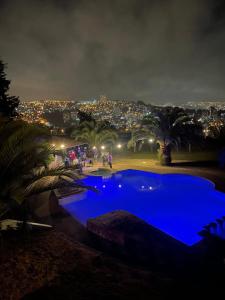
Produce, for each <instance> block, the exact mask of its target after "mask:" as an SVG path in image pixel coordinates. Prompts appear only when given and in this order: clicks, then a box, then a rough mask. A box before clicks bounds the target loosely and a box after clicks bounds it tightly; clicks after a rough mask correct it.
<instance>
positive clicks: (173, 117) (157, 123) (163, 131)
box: [142, 107, 190, 165]
mask: <svg viewBox="0 0 225 300" xmlns="http://www.w3.org/2000/svg"><path fill="white" fill-rule="evenodd" d="M189 120H190V119H189V117H188V116H187V115H186V114H185V113H184V111H183V110H182V109H180V108H178V107H175V108H170V107H168V108H166V109H163V110H160V111H158V112H156V113H154V114H150V115H147V116H146V117H145V118H144V119H143V122H142V124H143V126H144V127H145V128H146V129H148V130H149V131H150V132H151V133H152V134H153V135H154V136H155V137H156V140H157V143H158V144H159V147H160V148H159V160H160V162H161V164H163V165H168V164H170V163H171V161H172V158H171V146H172V145H175V147H176V148H177V150H178V147H179V142H180V139H181V138H180V129H181V127H182V126H183V125H184V124H186V122H188V121H189Z"/></svg>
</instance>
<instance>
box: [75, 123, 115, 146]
mask: <svg viewBox="0 0 225 300" xmlns="http://www.w3.org/2000/svg"><path fill="white" fill-rule="evenodd" d="M71 137H72V138H74V139H75V140H76V141H79V142H82V143H87V144H89V146H91V147H93V146H95V147H97V148H98V147H100V145H102V144H105V143H106V144H114V143H115V141H116V140H117V138H118V135H117V133H116V131H115V130H113V129H112V128H110V127H109V126H108V123H105V122H96V121H91V122H83V123H82V124H81V125H80V126H79V127H78V128H76V129H74V130H73V132H72V133H71Z"/></svg>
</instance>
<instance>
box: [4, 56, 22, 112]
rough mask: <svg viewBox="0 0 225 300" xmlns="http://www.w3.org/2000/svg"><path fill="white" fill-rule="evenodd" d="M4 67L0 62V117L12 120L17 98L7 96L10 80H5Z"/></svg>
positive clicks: (17, 101) (17, 103) (17, 102)
mask: <svg viewBox="0 0 225 300" xmlns="http://www.w3.org/2000/svg"><path fill="white" fill-rule="evenodd" d="M5 67H6V65H5V64H4V63H3V62H2V61H1V60H0V116H3V117H6V118H13V117H15V116H16V115H17V112H16V109H17V107H18V105H19V98H18V97H15V96H9V95H8V90H9V86H10V80H8V79H6V73H5Z"/></svg>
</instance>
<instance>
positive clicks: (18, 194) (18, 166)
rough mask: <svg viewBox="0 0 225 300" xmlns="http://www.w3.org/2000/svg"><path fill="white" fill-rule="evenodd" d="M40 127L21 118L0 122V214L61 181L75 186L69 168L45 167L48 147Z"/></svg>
mask: <svg viewBox="0 0 225 300" xmlns="http://www.w3.org/2000/svg"><path fill="white" fill-rule="evenodd" d="M48 138H49V134H48V132H47V131H46V129H44V128H40V127H37V126H34V125H29V124H26V123H25V122H22V121H19V120H17V121H10V122H5V121H2V122H0V141H1V143H0V217H1V216H3V215H4V214H5V213H6V212H8V211H9V210H11V209H13V208H15V207H18V206H20V205H22V204H23V203H24V202H25V201H26V200H27V199H28V198H29V197H30V196H31V195H33V194H38V193H40V192H43V191H47V190H52V189H54V188H56V187H59V186H61V185H63V184H65V183H69V184H71V185H75V183H74V180H75V179H78V175H77V174H76V173H75V172H74V171H73V170H71V169H64V168H62V167H61V168H57V169H49V168H48V165H49V162H50V161H51V159H52V158H51V152H52V149H51V147H50V146H49V145H48V143H47V141H48Z"/></svg>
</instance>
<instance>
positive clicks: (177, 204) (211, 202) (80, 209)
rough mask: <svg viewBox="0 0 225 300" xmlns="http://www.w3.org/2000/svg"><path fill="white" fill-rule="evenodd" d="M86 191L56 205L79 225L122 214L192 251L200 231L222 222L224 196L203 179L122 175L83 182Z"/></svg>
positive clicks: (136, 173) (141, 173) (126, 172)
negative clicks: (79, 223) (128, 215)
mask: <svg viewBox="0 0 225 300" xmlns="http://www.w3.org/2000/svg"><path fill="white" fill-rule="evenodd" d="M83 183H84V184H86V185H89V186H93V187H95V188H96V189H97V190H98V191H99V192H98V193H96V192H94V191H91V190H88V191H86V192H84V193H81V194H79V195H73V196H70V197H67V198H64V199H62V201H61V205H62V206H63V207H64V208H65V209H66V210H67V211H69V212H70V214H72V215H73V216H74V217H75V218H77V219H78V220H80V222H82V223H83V224H86V221H87V220H88V219H89V218H94V217H97V216H100V215H102V214H105V213H107V212H111V211H114V210H125V211H128V212H130V213H132V214H133V215H135V216H137V217H139V218H141V219H143V220H144V221H146V222H147V223H149V224H150V225H152V226H154V227H155V228H157V229H159V230H161V231H163V232H164V233H166V234H168V235H170V236H171V237H173V238H175V239H176V240H178V241H180V242H182V243H184V244H186V245H188V246H192V245H194V244H196V243H197V242H199V241H200V240H201V239H202V237H201V236H200V235H199V232H200V231H201V230H202V229H203V226H205V225H207V224H209V223H211V222H214V221H215V220H216V219H218V218H221V217H222V216H225V194H224V193H221V192H219V191H217V190H215V186H214V184H213V183H212V182H211V181H209V180H207V179H204V178H201V177H195V176H191V175H185V174H163V175H162V174H156V173H151V172H145V171H138V170H124V171H120V172H117V173H115V174H113V175H111V176H109V177H101V176H88V177H87V178H85V179H84V180H83Z"/></svg>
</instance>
